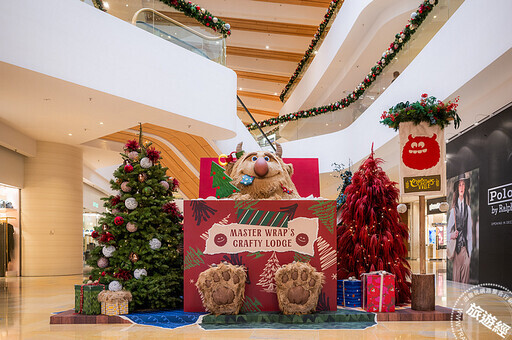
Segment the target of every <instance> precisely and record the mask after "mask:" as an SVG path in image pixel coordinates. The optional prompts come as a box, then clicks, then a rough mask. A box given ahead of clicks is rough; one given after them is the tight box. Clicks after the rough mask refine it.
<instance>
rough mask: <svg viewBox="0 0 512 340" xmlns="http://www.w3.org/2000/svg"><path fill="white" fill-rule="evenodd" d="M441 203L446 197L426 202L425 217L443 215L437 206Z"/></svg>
mask: <svg viewBox="0 0 512 340" xmlns="http://www.w3.org/2000/svg"><path fill="white" fill-rule="evenodd" d="M443 202H446V196H443V197H438V198H433V199H430V200H427V215H434V214H441V213H443V212H442V211H441V210H439V206H440V205H441V203H443Z"/></svg>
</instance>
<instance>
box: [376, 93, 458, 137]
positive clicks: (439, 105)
mask: <svg viewBox="0 0 512 340" xmlns="http://www.w3.org/2000/svg"><path fill="white" fill-rule="evenodd" d="M458 101H459V97H457V98H455V100H454V102H453V103H452V102H448V103H446V104H445V103H443V102H442V101H440V100H437V99H436V97H433V96H430V97H429V96H428V94H426V93H424V94H422V95H421V100H420V101H417V102H414V103H412V104H409V102H405V103H403V102H401V103H398V104H396V105H395V106H393V107H391V108H390V109H389V111H384V113H383V114H382V116H381V117H380V118H381V119H382V120H381V121H380V122H381V123H382V124H384V125H387V126H389V127H390V128H393V129H395V131H396V130H398V127H399V125H400V123H403V122H413V123H414V124H415V125H418V124H419V123H420V122H427V123H429V124H430V125H431V126H432V125H439V126H440V127H441V129H444V127H445V126H447V125H449V124H450V121H451V120H453V121H454V124H455V128H456V129H457V128H458V127H459V125H460V121H461V120H460V117H459V115H458V114H457V106H458V104H457V102H458Z"/></svg>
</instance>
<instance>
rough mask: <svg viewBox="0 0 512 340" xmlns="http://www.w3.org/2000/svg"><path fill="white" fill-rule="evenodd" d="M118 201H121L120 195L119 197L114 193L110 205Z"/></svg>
mask: <svg viewBox="0 0 512 340" xmlns="http://www.w3.org/2000/svg"><path fill="white" fill-rule="evenodd" d="M120 201H121V197H119V195H116V196H114V197H112V199H111V200H110V205H111V206H114V205H116V204H117V203H119V202H120Z"/></svg>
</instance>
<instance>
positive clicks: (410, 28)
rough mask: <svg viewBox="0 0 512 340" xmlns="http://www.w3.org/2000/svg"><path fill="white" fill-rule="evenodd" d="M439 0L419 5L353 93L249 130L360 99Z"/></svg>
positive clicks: (348, 103)
mask: <svg viewBox="0 0 512 340" xmlns="http://www.w3.org/2000/svg"><path fill="white" fill-rule="evenodd" d="M437 3H438V0H425V1H423V2H422V4H421V5H420V6H419V7H418V9H417V10H416V11H415V12H413V13H412V14H411V19H410V20H409V23H408V24H407V25H405V27H404V29H403V30H402V31H401V32H399V33H397V34H395V40H394V41H393V42H392V43H391V44H390V45H389V47H388V49H387V50H386V51H384V53H382V58H380V59H379V60H378V61H377V62H376V64H375V66H373V67H372V68H371V70H370V72H369V73H368V75H367V76H366V77H365V78H364V79H363V81H362V82H361V83H360V84H359V85H358V86H357V87H356V88H355V89H354V91H352V93H351V94H349V95H348V96H346V97H345V98H342V99H340V100H338V101H337V102H334V103H331V104H327V105H323V106H319V107H313V108H311V109H308V110H301V111H297V112H292V113H288V114H286V115H282V116H279V117H274V118H269V119H267V120H262V121H260V122H258V123H257V124H255V123H252V124H247V125H246V127H247V129H248V130H249V131H251V130H256V129H257V128H258V126H259V127H261V128H263V127H266V126H274V125H277V124H281V123H285V122H289V121H293V120H298V119H301V118H309V117H314V116H318V115H321V114H325V113H328V112H333V111H338V110H340V109H343V108H346V107H348V106H350V105H351V104H352V103H354V102H355V101H356V100H358V99H359V98H360V97H361V96H362V95H363V94H364V93H365V91H366V89H368V88H369V87H370V85H371V84H372V83H373V82H374V81H375V80H376V79H377V77H378V76H379V75H380V74H381V73H382V71H383V70H384V69H385V68H386V66H387V65H388V64H389V63H390V62H391V61H392V60H393V58H394V57H395V56H396V55H397V53H398V52H399V51H400V50H401V49H402V48H403V46H404V45H405V44H406V43H407V42H408V41H409V40H410V39H411V36H412V35H413V34H414V33H415V32H416V31H417V29H418V27H419V26H420V25H421V23H422V22H423V21H424V20H425V19H426V17H427V16H428V14H429V13H430V12H431V11H432V9H433V8H434V6H436V5H437Z"/></svg>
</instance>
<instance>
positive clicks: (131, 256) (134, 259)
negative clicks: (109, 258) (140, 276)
mask: <svg viewBox="0 0 512 340" xmlns="http://www.w3.org/2000/svg"><path fill="white" fill-rule="evenodd" d="M128 258H129V259H130V261H132V263H135V262H137V261H138V260H139V255H137V254H135V253H134V252H131V253H130V256H129V257H128Z"/></svg>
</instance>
